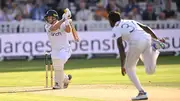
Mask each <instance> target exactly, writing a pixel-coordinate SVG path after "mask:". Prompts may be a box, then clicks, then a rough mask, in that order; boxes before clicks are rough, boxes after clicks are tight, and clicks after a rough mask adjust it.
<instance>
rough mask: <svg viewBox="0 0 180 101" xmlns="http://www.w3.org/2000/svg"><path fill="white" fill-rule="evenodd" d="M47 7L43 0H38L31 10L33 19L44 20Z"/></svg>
mask: <svg viewBox="0 0 180 101" xmlns="http://www.w3.org/2000/svg"><path fill="white" fill-rule="evenodd" d="M47 9H48V8H47V6H46V5H44V4H43V2H42V0H37V1H36V3H35V7H34V8H33V9H32V11H31V18H32V19H33V20H43V19H44V15H45V12H46V11H47Z"/></svg>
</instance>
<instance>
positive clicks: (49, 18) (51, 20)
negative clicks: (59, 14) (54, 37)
mask: <svg viewBox="0 0 180 101" xmlns="http://www.w3.org/2000/svg"><path fill="white" fill-rule="evenodd" d="M47 22H48V23H50V24H52V23H53V17H52V16H47Z"/></svg>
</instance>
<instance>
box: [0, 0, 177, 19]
mask: <svg viewBox="0 0 180 101" xmlns="http://www.w3.org/2000/svg"><path fill="white" fill-rule="evenodd" d="M65 8H69V9H70V10H71V11H72V15H73V16H72V19H73V20H76V21H87V20H96V21H101V20H107V16H108V12H110V11H119V12H121V16H122V18H126V19H134V20H179V19H180V13H179V12H180V0H0V21H22V20H31V19H32V20H42V21H43V20H44V19H43V18H44V15H45V13H46V11H47V10H49V9H54V10H56V11H57V12H58V13H59V16H60V17H61V15H62V14H63V10H64V9H65Z"/></svg>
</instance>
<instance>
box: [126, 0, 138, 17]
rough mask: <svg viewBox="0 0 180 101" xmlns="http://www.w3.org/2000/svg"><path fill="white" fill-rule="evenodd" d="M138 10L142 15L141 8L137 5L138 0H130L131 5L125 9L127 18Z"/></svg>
mask: <svg viewBox="0 0 180 101" xmlns="http://www.w3.org/2000/svg"><path fill="white" fill-rule="evenodd" d="M133 10H136V11H137V12H136V13H138V14H140V9H139V6H138V5H137V4H136V0H129V3H128V4H127V5H126V7H125V11H124V12H125V16H127V15H128V14H129V13H130V12H133Z"/></svg>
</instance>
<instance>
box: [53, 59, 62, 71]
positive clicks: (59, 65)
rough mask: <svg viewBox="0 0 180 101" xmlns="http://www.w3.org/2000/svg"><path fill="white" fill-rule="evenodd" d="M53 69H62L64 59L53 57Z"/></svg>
mask: <svg viewBox="0 0 180 101" xmlns="http://www.w3.org/2000/svg"><path fill="white" fill-rule="evenodd" d="M53 67H54V70H64V61H63V60H60V59H53Z"/></svg>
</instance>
